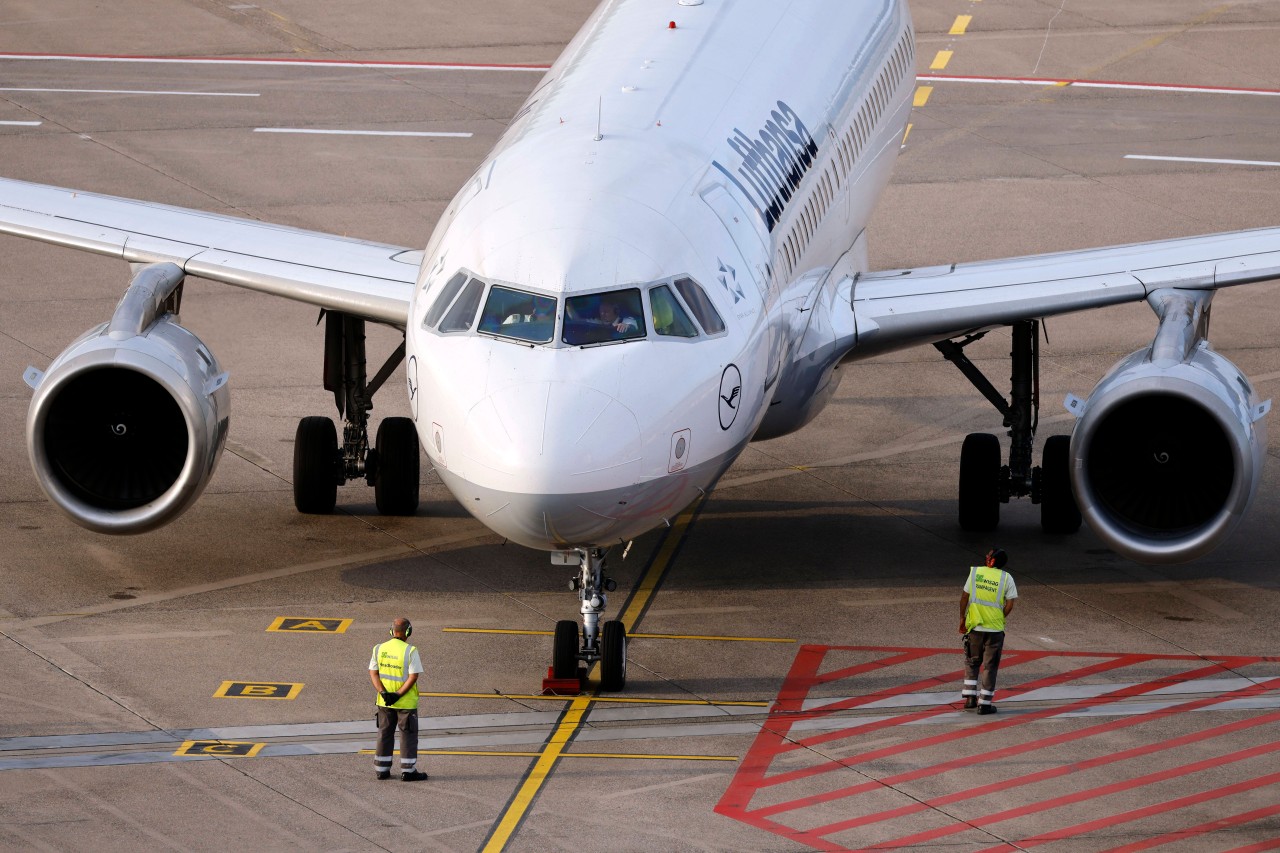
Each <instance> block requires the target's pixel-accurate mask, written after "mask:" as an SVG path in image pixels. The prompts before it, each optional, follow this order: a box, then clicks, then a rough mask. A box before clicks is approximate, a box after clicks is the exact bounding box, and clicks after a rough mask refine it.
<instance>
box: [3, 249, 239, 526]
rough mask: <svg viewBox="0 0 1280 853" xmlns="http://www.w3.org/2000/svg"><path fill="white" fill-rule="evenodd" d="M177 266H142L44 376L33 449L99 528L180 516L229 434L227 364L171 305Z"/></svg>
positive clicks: (35, 378) (43, 472)
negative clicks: (112, 308)
mask: <svg viewBox="0 0 1280 853" xmlns="http://www.w3.org/2000/svg"><path fill="white" fill-rule="evenodd" d="M181 282H182V271H181V270H180V269H179V268H178V267H176V266H174V265H172V264H160V265H154V266H149V267H144V268H143V269H142V270H141V271H140V272H139V273H138V275H137V276H136V277H135V279H134V282H133V284H132V285H131V286H130V288H129V291H128V292H127V293H126V294H125V297H124V298H123V299H122V300H121V301H120V304H119V306H118V307H117V308H116V312H115V315H114V316H113V317H112V320H111V322H110V323H104V324H103V325H101V326H98V327H96V328H94V329H90V330H89V331H88V332H86V333H85V334H84V335H82V336H81V337H80V338H79V339H78V340H76V341H75V342H74V343H73V344H72V345H71V346H70V347H68V348H67V349H66V350H65V351H64V352H63V353H62V354H61V355H59V356H58V357H57V358H56V359H55V360H54V361H53V363H52V364H51V365H50V366H49V369H48V371H47V372H46V373H45V374H43V375H41V374H40V373H39V372H38V371H35V370H34V369H33V370H29V371H28V373H27V377H28V382H29V383H31V384H32V385H33V387H35V389H36V393H35V396H34V397H33V399H32V401H31V408H30V411H29V413H28V416H27V449H28V452H29V454H30V457H31V466H32V468H33V470H34V471H35V474H36V479H37V481H38V482H39V483H40V486H41V488H42V489H44V491H45V494H47V495H48V496H49V499H50V500H52V501H53V502H54V503H55V504H56V505H57V506H58V507H59V508H61V509H62V510H63V511H64V512H66V513H67V514H68V515H69V516H70V517H71V518H72V519H73V520H75V521H76V523H78V524H80V525H82V526H83V527H86V528H88V529H90V530H95V531H98V532H100V533H141V532H144V531H147V530H151V529H154V528H156V527H159V526H160V525H163V524H165V523H167V522H169V521H172V520H173V519H174V518H176V517H177V516H179V515H181V514H182V513H183V512H184V511H185V510H186V509H187V508H188V507H190V506H191V504H192V503H194V502H195V500H196V498H198V497H199V496H200V493H201V492H202V491H203V490H204V487H205V485H206V484H207V483H208V481H209V478H210V477H211V476H212V475H213V471H214V468H215V467H216V465H217V461H218V458H219V456H220V454H221V451H222V447H223V444H224V443H225V441H226V436H227V426H228V423H229V412H230V396H229V393H228V390H227V374H226V373H224V372H223V371H222V370H221V368H220V367H219V365H218V363H217V361H216V360H215V359H214V357H213V355H212V354H211V353H210V352H209V350H208V348H207V347H206V346H205V345H204V344H203V343H202V342H201V341H200V339H199V338H197V337H196V336H195V335H194V334H192V333H191V332H190V331H188V330H187V329H184V328H182V327H181V326H179V325H178V323H177V318H176V317H175V315H174V314H173V313H170V310H166V309H172V308H173V307H175V299H174V296H175V293H176V290H177V287H178V285H180V284H181Z"/></svg>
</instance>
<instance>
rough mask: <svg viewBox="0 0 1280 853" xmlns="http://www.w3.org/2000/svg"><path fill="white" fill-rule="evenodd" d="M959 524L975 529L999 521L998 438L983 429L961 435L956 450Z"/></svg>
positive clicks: (979, 529) (987, 526)
mask: <svg viewBox="0 0 1280 853" xmlns="http://www.w3.org/2000/svg"><path fill="white" fill-rule="evenodd" d="M959 503H960V507H959V509H960V527H961V529H962V530H970V531H975V532H982V531H990V530H995V529H996V527H997V526H999V524H1000V439H998V438H996V437H995V436H994V435H991V434H990V433H985V432H971V433H969V435H967V436H965V439H964V445H963V446H962V447H961V449H960V501H959Z"/></svg>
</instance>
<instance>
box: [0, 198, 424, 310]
mask: <svg viewBox="0 0 1280 853" xmlns="http://www.w3.org/2000/svg"><path fill="white" fill-rule="evenodd" d="M0 234H12V235H15V236H19V237H27V238H30V239H34V240H39V241H41V242H45V243H51V244H54V245H58V246H66V247H69V248H73V249H79V250H81V251H87V252H93V253H96V254H100V255H107V256H110V257H118V258H122V259H123V260H126V261H129V262H131V263H156V262H163V261H168V262H172V263H175V264H177V265H178V266H180V267H182V268H183V270H185V271H186V272H187V273H188V274H189V275H197V276H200V277H202V278H208V279H211V280H213V281H220V282H225V283H227V284H233V285H236V286H239V287H245V288H249V289H251V290H257V291H260V292H263V293H271V294H274V295H277V296H282V297H285V298H287V299H294V300H297V301H301V302H306V303H309V304H312V305H317V306H319V307H322V308H329V309H333V310H339V311H346V312H348V313H352V314H358V315H360V316H363V317H366V318H368V319H371V320H377V321H379V322H383V323H390V324H392V325H396V326H404V325H405V323H406V322H407V318H408V313H409V299H410V295H411V294H412V292H413V286H414V282H415V281H416V279H417V274H418V265H419V263H420V262H421V253H420V252H417V251H414V250H410V249H407V248H405V247H402V246H391V245H387V244H382V243H372V242H368V241H364V240H353V239H350V238H347V237H339V236H337V235H333V234H324V233H322V232H317V231H306V230H303V229H299V228H290V227H287V226H283V225H273V224H270V223H264V222H257V221H255V220H251V219H243V218H240V217H236V216H226V215H223V214H216V213H206V212H204V211H199V210H189V209H186V208H181V207H172V206H169V205H162V204H151V203H148V202H142V201H135V200H133V199H125V198H117V197H114V196H106V195H97V194H95V193H83V192H77V191H75V190H69V189H64V188H61V187H52V186H46V185H43V184H32V183H27V182H25V181H14V180H9V179H3V178H0Z"/></svg>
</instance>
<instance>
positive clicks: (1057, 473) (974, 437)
mask: <svg viewBox="0 0 1280 853" xmlns="http://www.w3.org/2000/svg"><path fill="white" fill-rule="evenodd" d="M985 335H986V332H979V333H978V334H976V335H969V336H968V337H966V338H964V339H963V340H959V341H943V342H941V343H936V344H934V346H935V347H936V348H937V349H938V351H939V352H941V353H942V355H943V357H944V358H946V359H947V361H950V362H951V363H952V364H954V365H955V366H956V367H958V368H959V369H960V372H961V373H963V374H964V375H965V378H967V379H968V380H969V381H970V382H971V383H973V386H974V387H975V388H977V389H978V390H979V391H981V392H982V395H983V396H984V397H986V398H987V399H988V400H990V401H991V404H992V405H993V406H995V407H996V410H997V411H999V412H1000V414H1001V415H1003V416H1004V425H1005V426H1006V427H1008V429H1009V433H1008V434H1009V439H1010V443H1009V464H1008V465H1003V466H1002V465H1001V464H1000V439H998V438H996V437H995V436H994V435H990V434H988V433H970V434H969V435H968V436H966V437H965V440H964V446H963V447H962V448H961V450H960V501H959V516H960V527H961V528H963V529H964V530H973V531H988V530H995V529H996V527H997V526H998V525H999V524H1000V504H1002V503H1008V502H1009V499H1010V498H1011V497H1018V498H1022V497H1028V496H1029V497H1030V498H1031V502H1032V503H1036V504H1040V524H1041V526H1042V527H1043V528H1044V530H1045V532H1046V533H1074V532H1076V531H1077V530H1079V529H1080V510H1079V509H1078V508H1077V506H1076V502H1075V497H1074V495H1073V494H1072V492H1071V479H1070V474H1069V472H1068V467H1067V466H1068V464H1069V461H1070V458H1069V453H1068V448H1069V446H1070V441H1071V439H1070V437H1069V436H1065V435H1055V436H1051V437H1050V438H1049V439H1048V440H1046V441H1045V445H1044V459H1043V463H1044V464H1043V465H1042V466H1041V467H1032V464H1031V463H1032V461H1033V452H1032V447H1033V444H1034V442H1035V435H1036V426H1037V424H1038V423H1039V419H1040V417H1039V412H1040V321H1039V320H1019V321H1017V322H1015V323H1014V324H1013V349H1012V351H1011V352H1010V358H1011V359H1012V361H1013V373H1012V376H1011V377H1010V385H1011V388H1010V391H1009V399H1008V400H1007V401H1006V400H1005V399H1004V397H1002V396H1001V395H1000V392H999V391H997V390H996V389H995V386H993V385H992V384H991V382H990V381H989V380H988V379H987V377H986V376H984V375H983V374H982V371H980V370H979V369H978V368H977V367H976V366H975V365H974V364H973V362H971V361H970V360H969V359H968V357H967V356H965V354H964V348H965V347H967V346H968V345H969V344H971V343H973V342H974V341H977V340H980V339H981V338H982V337H984V336H985Z"/></svg>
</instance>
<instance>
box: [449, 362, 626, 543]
mask: <svg viewBox="0 0 1280 853" xmlns="http://www.w3.org/2000/svg"><path fill="white" fill-rule="evenodd" d="M464 455H465V456H466V470H465V471H449V470H447V469H446V470H441V471H440V473H441V476H442V477H443V478H444V479H445V481H446V482H447V483H449V484H450V487H451V488H452V489H453V490H454V493H455V494H456V495H457V496H458V497H459V499H460V500H461V502H462V503H463V504H464V505H465V506H466V507H467V509H468V510H470V511H471V512H472V513H473V514H474V515H475V516H476V517H477V518H479V519H480V520H481V521H483V522H484V523H485V525H486V526H488V527H489V528H490V529H492V530H494V531H495V532H497V533H499V534H501V535H503V536H505V537H506V538H507V539H510V540H512V541H514V542H519V543H521V544H523V545H528V546H529V547H533V548H559V547H566V546H568V545H581V544H597V543H599V544H603V543H605V542H616V541H618V540H619V539H620V538H621V537H622V536H623V535H635V531H634V530H632V528H635V527H636V526H637V525H636V522H635V520H634V519H630V518H629V517H628V516H629V515H630V513H629V512H628V508H629V505H630V504H632V503H633V501H634V499H635V498H636V497H637V496H638V495H640V494H641V493H644V492H645V491H646V489H647V488H650V486H647V485H645V484H639V483H638V481H639V480H640V478H641V475H642V445H641V441H640V427H639V424H638V422H637V421H636V417H635V415H634V414H633V413H632V412H631V410H630V409H628V408H627V407H626V406H624V405H622V404H621V403H619V402H618V401H617V400H616V399H614V398H613V397H612V396H611V395H609V394H606V393H604V392H602V391H600V390H599V389H596V388H592V387H590V386H587V385H582V384H575V383H565V382H531V383H526V384H522V385H520V386H518V387H511V388H506V389H503V390H501V391H497V392H495V393H493V394H490V395H489V396H488V397H486V398H485V399H483V400H481V401H480V402H479V403H477V404H476V405H475V406H474V407H473V408H472V409H471V411H470V413H469V414H468V417H467V437H466V450H465V451H464ZM458 475H461V476H458ZM646 522H647V519H646ZM643 529H647V528H643Z"/></svg>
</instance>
